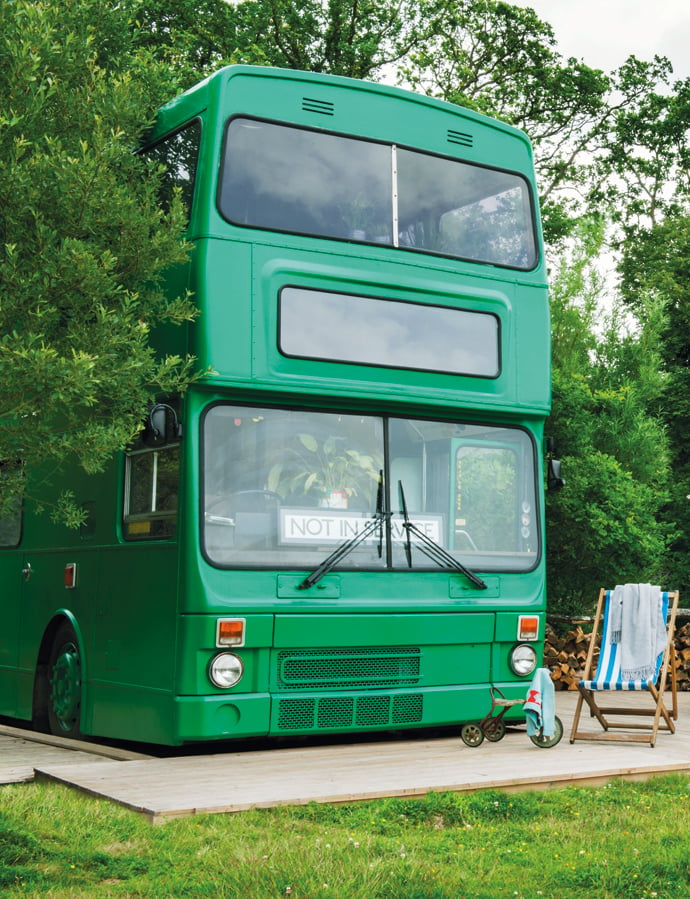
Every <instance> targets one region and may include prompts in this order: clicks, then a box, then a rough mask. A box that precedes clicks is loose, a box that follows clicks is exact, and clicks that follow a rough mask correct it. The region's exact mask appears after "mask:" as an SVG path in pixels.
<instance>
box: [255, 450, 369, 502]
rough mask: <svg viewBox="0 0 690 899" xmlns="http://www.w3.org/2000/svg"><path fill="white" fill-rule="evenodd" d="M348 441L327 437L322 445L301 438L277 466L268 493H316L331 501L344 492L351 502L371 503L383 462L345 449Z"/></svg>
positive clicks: (270, 473)
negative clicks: (336, 493)
mask: <svg viewBox="0 0 690 899" xmlns="http://www.w3.org/2000/svg"><path fill="white" fill-rule="evenodd" d="M344 442H345V438H344V437H332V436H331V437H327V438H326V439H325V440H324V441H323V442H322V443H319V442H318V440H317V439H316V438H315V437H314V436H313V435H312V434H298V435H297V439H296V440H295V441H294V446H291V447H289V448H288V451H287V461H285V462H279V463H276V465H274V466H273V467H272V468H271V470H270V472H269V474H268V489H269V490H273V491H275V492H278V493H280V494H281V495H282V496H288V495H290V494H299V495H303V496H306V495H307V494H309V493H313V494H315V495H316V496H318V497H321V498H323V497H327V496H328V494H329V493H330V492H331V491H332V490H343V491H344V492H345V493H346V494H347V496H348V497H349V498H352V497H356V496H359V495H363V496H364V498H365V500H366V501H367V502H368V501H369V500H370V497H371V495H372V494H373V492H374V489H375V486H376V484H377V483H378V479H379V471H380V469H381V466H382V460H380V459H379V460H376V459H374V458H373V457H372V456H369V455H367V454H365V453H360V452H359V451H358V450H355V449H352V448H347V447H344V446H343V443H344Z"/></svg>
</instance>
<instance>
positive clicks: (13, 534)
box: [0, 461, 23, 547]
mask: <svg viewBox="0 0 690 899" xmlns="http://www.w3.org/2000/svg"><path fill="white" fill-rule="evenodd" d="M22 476H23V468H22V464H21V462H2V461H0V487H1V486H2V483H3V481H4V482H5V483H6V482H7V481H9V480H10V479H12V478H16V477H22ZM21 536H22V501H21V498H20V497H16V498H14V499H11V500H10V502H9V505H8V507H7V508H6V510H5V512H4V514H3V515H0V547H4V546H6V547H11V546H18V545H19V541H20V540H21Z"/></svg>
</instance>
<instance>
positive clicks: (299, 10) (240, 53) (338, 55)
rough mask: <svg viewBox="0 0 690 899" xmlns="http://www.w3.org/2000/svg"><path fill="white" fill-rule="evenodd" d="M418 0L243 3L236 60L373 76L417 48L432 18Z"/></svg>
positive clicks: (237, 13)
mask: <svg viewBox="0 0 690 899" xmlns="http://www.w3.org/2000/svg"><path fill="white" fill-rule="evenodd" d="M423 6H424V3H423V0H300V2H299V3H298V2H295V0H243V2H241V3H238V4H237V5H236V6H235V7H234V23H235V30H234V32H233V39H234V41H235V44H236V46H235V47H230V46H228V44H227V43H226V47H227V49H228V50H229V51H230V52H231V53H232V54H233V55H234V56H235V57H236V58H238V59H242V60H243V61H247V62H255V63H258V64H262V65H274V66H279V67H283V68H290V69H306V70H308V71H312V72H328V73H330V74H333V75H348V76H350V77H352V78H375V77H377V76H379V75H380V74H381V71H382V69H383V68H384V66H389V65H392V64H394V63H396V62H398V61H399V60H401V59H403V58H404V57H405V56H406V54H407V53H409V52H410V50H411V49H412V48H413V47H416V46H419V45H420V43H421V42H423V41H424V40H425V38H426V36H427V35H428V34H429V32H430V28H431V26H432V25H433V22H434V20H433V19H431V20H430V19H429V17H428V16H427V17H424V16H423V15H422V13H423Z"/></svg>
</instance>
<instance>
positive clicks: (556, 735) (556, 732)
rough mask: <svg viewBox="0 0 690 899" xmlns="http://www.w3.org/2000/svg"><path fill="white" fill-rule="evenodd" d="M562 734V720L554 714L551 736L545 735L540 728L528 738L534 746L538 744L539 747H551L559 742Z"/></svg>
mask: <svg viewBox="0 0 690 899" xmlns="http://www.w3.org/2000/svg"><path fill="white" fill-rule="evenodd" d="M562 736H563V722H562V721H561V719H560V718H559V717H558V715H556V717H555V719H554V729H553V736H551V737H545V736H544V734H543V732H542V731H541V730H540V731H539V733H536V734H534V736H532V737H530V740H531V741H532V742H533V743H534V745H535V746H538V747H539V748H540V749H551V747H552V746H556V745H557V744H558V743H560V742H561V737H562Z"/></svg>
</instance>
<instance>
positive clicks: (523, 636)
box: [517, 615, 539, 640]
mask: <svg viewBox="0 0 690 899" xmlns="http://www.w3.org/2000/svg"><path fill="white" fill-rule="evenodd" d="M538 637H539V618H538V616H537V615H520V619H519V621H518V635H517V638H518V640H537V639H538Z"/></svg>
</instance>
